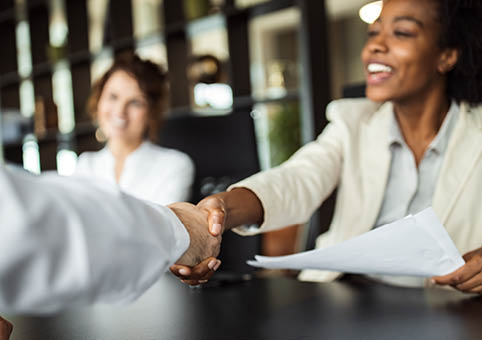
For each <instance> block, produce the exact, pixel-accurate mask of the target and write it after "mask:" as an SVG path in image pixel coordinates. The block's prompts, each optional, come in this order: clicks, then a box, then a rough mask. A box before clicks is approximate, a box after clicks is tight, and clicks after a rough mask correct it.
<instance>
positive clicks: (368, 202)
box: [360, 103, 393, 231]
mask: <svg viewBox="0 0 482 340" xmlns="http://www.w3.org/2000/svg"><path fill="white" fill-rule="evenodd" d="M392 112H393V108H392V104H391V103H385V104H383V105H382V106H381V107H380V109H379V110H378V111H377V112H375V113H374V114H373V116H372V117H370V119H369V120H367V121H365V122H364V123H363V124H362V126H361V131H360V133H361V136H360V157H361V159H360V165H361V166H360V168H361V172H362V173H361V175H362V177H361V181H362V188H363V204H364V209H363V213H364V221H363V223H360V226H362V225H363V227H364V228H365V230H364V231H368V230H370V229H371V228H372V227H373V226H374V224H375V222H376V218H377V216H378V212H379V211H380V208H381V204H382V202H383V197H384V195H385V187H386V184H387V180H388V174H389V171H390V162H391V153H390V146H389V142H388V130H389V122H390V115H391V114H393V113H392Z"/></svg>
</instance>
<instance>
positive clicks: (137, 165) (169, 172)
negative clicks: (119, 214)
mask: <svg viewBox="0 0 482 340" xmlns="http://www.w3.org/2000/svg"><path fill="white" fill-rule="evenodd" d="M114 167H115V160H114V156H113V155H112V153H111V152H110V150H109V149H108V148H107V147H105V148H103V149H102V150H100V151H97V152H84V153H82V154H81V155H80V157H79V160H78V162H77V167H76V170H75V174H74V175H75V176H83V177H94V178H99V179H102V180H106V181H108V182H110V183H114V184H116V181H115V171H114ZM193 181H194V163H193V162H192V160H191V159H190V158H189V156H188V155H186V154H185V153H182V152H180V151H177V150H174V149H167V148H163V147H160V146H158V145H155V144H153V143H151V142H148V141H145V142H143V143H142V144H141V145H140V146H139V147H138V148H137V149H136V150H135V151H134V152H132V153H131V154H130V155H129V156H128V157H127V159H126V160H125V163H124V169H123V170H122V174H121V177H120V180H119V183H118V185H119V187H120V189H121V190H123V191H125V192H126V193H128V194H131V195H133V196H135V197H137V198H140V199H143V200H148V201H152V202H155V203H158V204H162V205H166V204H169V203H173V202H179V201H187V200H189V198H190V195H191V186H192V183H193Z"/></svg>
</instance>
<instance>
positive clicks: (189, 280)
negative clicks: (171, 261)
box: [170, 257, 221, 286]
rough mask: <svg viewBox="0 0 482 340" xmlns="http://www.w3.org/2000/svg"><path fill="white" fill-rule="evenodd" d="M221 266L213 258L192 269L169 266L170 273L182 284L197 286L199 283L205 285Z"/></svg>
mask: <svg viewBox="0 0 482 340" xmlns="http://www.w3.org/2000/svg"><path fill="white" fill-rule="evenodd" d="M220 265H221V261H220V260H217V259H215V258H214V257H210V258H207V259H206V260H204V261H202V262H201V263H199V264H198V265H196V266H194V267H192V268H191V267H187V266H182V265H173V266H171V268H170V269H171V272H172V273H173V274H174V275H175V276H177V277H178V278H180V279H181V281H182V282H184V283H186V284H188V285H190V286H197V285H199V284H201V283H206V282H207V281H208V280H209V279H210V278H211V276H212V275H213V274H214V272H215V271H216V270H218V268H219V266H220Z"/></svg>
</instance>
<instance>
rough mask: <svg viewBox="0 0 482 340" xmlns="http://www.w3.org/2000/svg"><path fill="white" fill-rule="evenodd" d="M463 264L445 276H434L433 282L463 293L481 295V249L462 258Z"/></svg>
mask: <svg viewBox="0 0 482 340" xmlns="http://www.w3.org/2000/svg"><path fill="white" fill-rule="evenodd" d="M463 258H464V260H465V262H466V263H465V264H464V265H463V266H462V267H460V268H459V269H457V270H456V271H454V272H452V273H450V274H447V275H445V276H435V277H433V278H432V280H433V282H434V283H436V284H439V285H450V286H452V287H454V288H455V289H457V290H460V291H462V292H464V293H477V294H482V247H481V248H478V249H476V250H473V251H471V252H468V253H467V254H465V255H464V256H463Z"/></svg>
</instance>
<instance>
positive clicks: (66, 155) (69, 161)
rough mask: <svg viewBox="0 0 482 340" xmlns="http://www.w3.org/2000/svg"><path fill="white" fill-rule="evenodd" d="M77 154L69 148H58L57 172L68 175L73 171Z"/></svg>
mask: <svg viewBox="0 0 482 340" xmlns="http://www.w3.org/2000/svg"><path fill="white" fill-rule="evenodd" d="M76 164H77V154H76V153H75V152H74V151H71V150H65V149H63V150H60V151H59V152H57V172H58V173H59V175H62V176H70V175H72V174H73V173H74V171H75V166H76Z"/></svg>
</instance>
